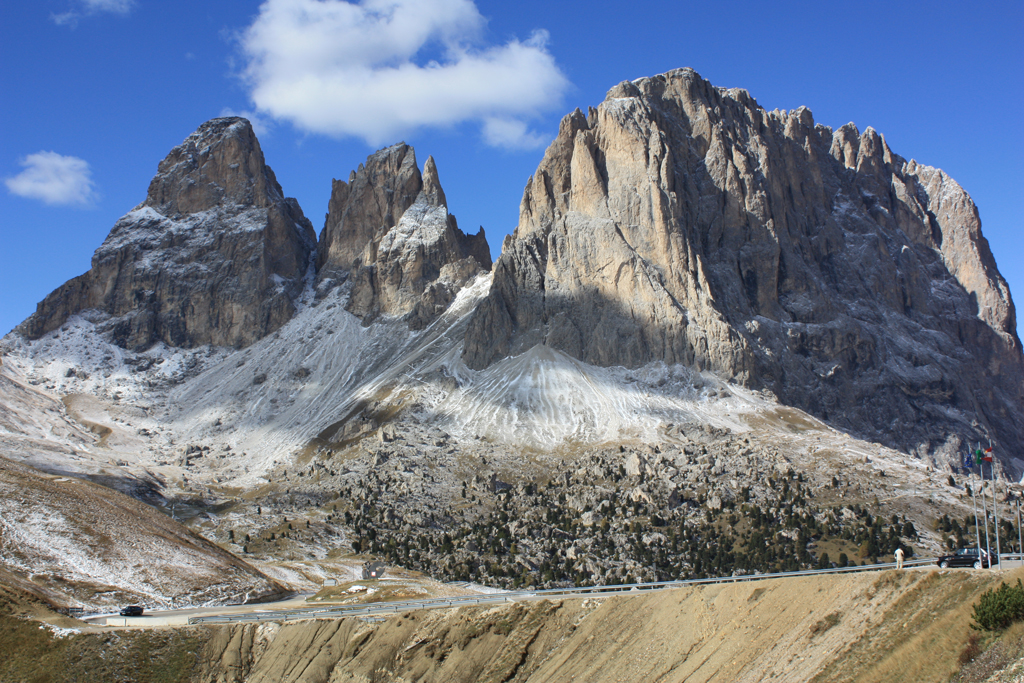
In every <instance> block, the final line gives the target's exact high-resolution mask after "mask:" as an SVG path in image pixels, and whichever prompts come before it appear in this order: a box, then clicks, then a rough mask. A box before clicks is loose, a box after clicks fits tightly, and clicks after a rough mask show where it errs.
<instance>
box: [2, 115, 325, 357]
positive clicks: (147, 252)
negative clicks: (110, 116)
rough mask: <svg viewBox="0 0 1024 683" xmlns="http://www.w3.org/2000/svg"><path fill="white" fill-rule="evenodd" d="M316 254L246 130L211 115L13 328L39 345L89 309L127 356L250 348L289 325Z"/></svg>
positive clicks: (309, 231)
mask: <svg viewBox="0 0 1024 683" xmlns="http://www.w3.org/2000/svg"><path fill="white" fill-rule="evenodd" d="M315 248H316V235H315V233H314V232H313V227H312V225H311V224H310V223H309V221H308V220H306V218H305V216H303V214H302V210H301V209H300V208H299V205H298V203H297V202H296V201H295V200H294V199H290V198H285V197H284V194H283V193H282V191H281V186H280V185H279V184H278V183H277V180H276V178H275V177H274V173H273V171H272V170H271V169H270V167H269V166H267V165H266V163H265V162H264V159H263V152H262V150H261V149H260V145H259V142H258V141H257V139H256V135H255V134H254V133H253V130H252V126H251V125H250V124H249V122H248V121H247V120H245V119H242V118H234V117H232V118H220V119H213V120H212V121H208V122H206V123H204V124H203V125H202V126H200V127H199V128H198V129H197V130H196V132H195V133H193V134H192V135H190V136H189V137H188V138H187V139H186V140H185V141H184V142H183V143H182V144H181V145H179V146H177V147H175V148H174V149H173V150H171V152H170V154H168V155H167V157H166V158H165V159H164V160H163V161H162V162H160V165H159V166H158V169H157V175H156V177H154V178H153V181H152V182H151V183H150V186H149V192H148V195H147V197H146V200H145V201H144V202H143V203H142V204H140V205H139V206H137V207H136V208H135V209H134V210H132V211H131V212H129V213H127V214H126V215H125V216H123V217H122V218H121V219H119V220H118V221H117V223H115V224H114V227H113V229H112V230H111V231H110V234H109V235H108V236H107V239H106V240H105V241H104V242H103V244H102V245H101V246H100V247H99V249H97V250H96V253H95V254H94V255H93V258H92V267H91V268H90V269H89V271H88V272H86V273H85V274H83V275H80V276H79V277H76V278H74V279H72V280H69V281H68V282H67V283H65V284H64V285H62V286H61V287H59V288H58V289H57V290H55V291H54V292H53V293H52V294H50V295H49V296H48V297H46V299H44V300H43V301H42V302H41V303H40V304H39V305H38V307H37V310H36V313H35V314H34V315H33V316H32V317H30V318H29V319H28V320H26V321H25V322H24V323H23V324H22V325H21V327H20V328H19V329H20V331H22V332H23V333H24V334H25V335H26V336H27V337H29V338H38V337H40V336H42V335H43V334H45V333H47V332H49V331H51V330H55V329H57V328H59V327H60V326H61V325H63V324H64V322H66V321H67V319H68V317H70V316H71V315H74V314H76V313H83V312H87V311H92V312H94V313H96V314H98V315H99V317H101V318H103V319H104V322H103V329H104V330H106V331H107V332H108V333H109V334H111V335H112V338H113V339H114V340H115V341H116V342H117V343H118V344H119V345H120V346H123V347H125V348H129V349H140V348H146V347H148V346H150V345H152V344H153V343H155V342H164V343H166V344H168V345H171V346H177V347H194V346H200V345H204V344H214V345H218V346H238V347H242V346H248V345H249V344H252V343H253V342H254V341H256V340H257V339H260V338H261V337H263V336H265V335H266V334H268V333H270V332H273V331H274V330H276V329H278V328H279V327H280V326H281V325H283V324H284V323H285V322H287V321H288V320H289V319H290V318H291V316H292V315H293V313H294V311H295V302H296V300H297V298H298V296H299V295H300V294H301V291H302V288H303V278H304V276H305V274H306V273H307V271H308V270H309V267H310V261H311V257H312V255H313V253H314V250H315Z"/></svg>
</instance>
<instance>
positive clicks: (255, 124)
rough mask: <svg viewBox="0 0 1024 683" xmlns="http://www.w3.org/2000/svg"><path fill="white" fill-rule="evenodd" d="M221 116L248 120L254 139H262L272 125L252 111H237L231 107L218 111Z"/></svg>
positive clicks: (271, 122) (269, 121) (265, 118)
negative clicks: (254, 134) (239, 117)
mask: <svg viewBox="0 0 1024 683" xmlns="http://www.w3.org/2000/svg"><path fill="white" fill-rule="evenodd" d="M220 115H221V116H241V117H242V118H243V119H249V123H251V124H252V132H254V133H256V137H259V138H262V137H263V136H265V135H267V134H268V133H270V128H271V126H272V125H273V121H271V120H270V119H268V118H267V117H265V116H263V115H262V114H260V113H259V112H255V111H252V110H248V109H247V110H243V111H237V110H235V109H232V108H231V107H224V108H223V109H221V110H220Z"/></svg>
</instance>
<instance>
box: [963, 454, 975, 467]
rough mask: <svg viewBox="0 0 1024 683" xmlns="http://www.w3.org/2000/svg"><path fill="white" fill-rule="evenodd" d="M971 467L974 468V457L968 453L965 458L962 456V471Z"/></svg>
mask: <svg viewBox="0 0 1024 683" xmlns="http://www.w3.org/2000/svg"><path fill="white" fill-rule="evenodd" d="M972 467H974V457H973V456H972V455H971V454H970V453H968V454H967V455H966V456H964V469H965V470H969V469H971V468H972Z"/></svg>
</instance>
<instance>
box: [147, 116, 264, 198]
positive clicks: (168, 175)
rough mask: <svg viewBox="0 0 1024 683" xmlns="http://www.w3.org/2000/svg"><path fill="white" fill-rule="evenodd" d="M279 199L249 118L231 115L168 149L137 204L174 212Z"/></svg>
mask: <svg viewBox="0 0 1024 683" xmlns="http://www.w3.org/2000/svg"><path fill="white" fill-rule="evenodd" d="M283 199H284V194H283V193H282V191H281V186H280V185H279V184H278V182H277V179H276V178H275V177H274V173H273V171H271V170H270V167H268V166H267V165H266V162H265V161H264V159H263V150H262V149H260V143H259V141H258V140H257V139H256V134H255V133H254V132H253V129H252V124H250V123H249V121H248V120H246V119H243V118H240V117H236V116H232V117H226V118H219V119H212V120H210V121H207V122H206V123H204V124H202V125H201V126H199V128H198V129H196V131H195V132H194V133H192V134H191V135H189V136H188V137H187V138H185V141H184V142H182V143H181V144H180V145H178V146H177V147H175V148H174V149H172V150H171V152H170V154H168V155H167V157H166V158H165V159H164V160H163V161H161V162H160V165H159V166H158V167H157V174H156V176H155V177H154V178H153V180H152V182H150V184H149V192H148V193H147V195H146V201H145V202H143V203H142V205H141V206H149V207H151V208H153V209H155V210H156V211H157V212H158V213H160V214H162V215H164V216H175V215H179V214H188V213H198V212H200V211H207V210H209V209H211V208H213V207H215V206H220V205H226V204H238V205H241V206H255V207H258V208H262V209H265V208H267V207H269V206H271V205H273V204H274V203H276V202H279V201H281V200H283Z"/></svg>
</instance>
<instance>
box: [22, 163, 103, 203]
mask: <svg viewBox="0 0 1024 683" xmlns="http://www.w3.org/2000/svg"><path fill="white" fill-rule="evenodd" d="M19 163H20V164H21V165H22V166H24V167H25V170H24V171H22V172H21V173H19V174H18V175H16V176H14V177H11V178H5V179H4V184H5V185H7V190H8V191H9V192H10V193H11V194H16V195H18V196H19V197H28V198H29V199H39V200H42V201H43V202H45V203H47V204H80V205H89V204H92V203H93V202H94V201H95V200H96V199H97V195H96V191H95V189H94V184H93V181H92V171H90V170H89V164H88V163H87V162H86V161H85V160H84V159H79V158H78V157H66V156H63V155H61V154H57V153H56V152H37V153H35V154H29V155H28V156H27V157H25V158H24V159H22V160H21V161H20V162H19Z"/></svg>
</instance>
